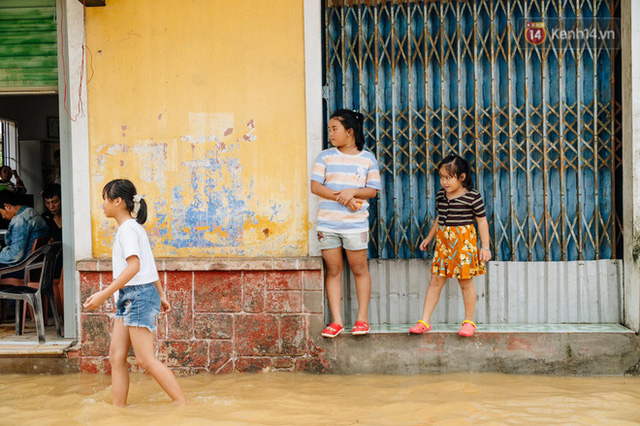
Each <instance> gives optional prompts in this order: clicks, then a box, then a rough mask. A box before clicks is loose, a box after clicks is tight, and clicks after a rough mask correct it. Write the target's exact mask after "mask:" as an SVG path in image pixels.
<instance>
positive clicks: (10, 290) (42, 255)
mask: <svg viewBox="0 0 640 426" xmlns="http://www.w3.org/2000/svg"><path fill="white" fill-rule="evenodd" d="M61 247H62V243H60V242H54V243H51V244H47V245H46V246H44V247H41V248H39V249H37V250H36V251H34V252H33V253H32V254H31V255H30V256H29V257H27V258H26V259H25V260H23V261H22V262H20V263H19V264H18V265H16V266H12V267H10V268H3V269H0V277H2V276H3V275H6V274H8V273H10V272H16V271H24V284H23V285H21V286H14V285H2V286H0V299H10V300H15V301H16V334H17V335H20V334H22V324H21V322H22V321H21V320H22V315H21V313H20V305H21V303H20V301H24V302H26V303H28V304H30V305H31V306H32V307H33V311H34V313H35V320H36V332H37V334H38V341H39V342H40V343H44V342H45V335H44V332H45V329H44V311H43V307H42V301H43V298H44V297H45V296H46V297H47V299H48V300H49V303H50V305H51V311H52V312H53V319H54V321H55V323H56V332H57V334H58V337H62V325H61V321H60V315H59V313H58V308H57V306H56V303H55V297H54V293H53V275H54V273H55V264H56V258H57V257H58V253H59V252H60V248H61ZM32 271H39V272H40V277H39V281H38V288H33V287H30V286H29V285H28V283H29V274H30V272H32Z"/></svg>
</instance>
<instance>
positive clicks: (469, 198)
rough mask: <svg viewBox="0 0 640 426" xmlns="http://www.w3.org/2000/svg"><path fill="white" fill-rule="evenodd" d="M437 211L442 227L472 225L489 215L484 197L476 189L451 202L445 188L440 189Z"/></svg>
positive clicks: (437, 196)
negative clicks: (479, 218)
mask: <svg viewBox="0 0 640 426" xmlns="http://www.w3.org/2000/svg"><path fill="white" fill-rule="evenodd" d="M436 211H437V212H438V225H441V226H464V225H471V224H473V221H474V219H475V218H476V217H485V216H486V215H487V214H486V213H485V211H484V202H483V201H482V196H481V195H480V193H479V192H478V191H476V190H475V189H471V190H469V191H467V192H466V193H465V194H463V195H461V196H459V197H456V198H453V199H451V200H449V199H447V196H446V193H445V190H444V188H442V189H440V191H438V195H436Z"/></svg>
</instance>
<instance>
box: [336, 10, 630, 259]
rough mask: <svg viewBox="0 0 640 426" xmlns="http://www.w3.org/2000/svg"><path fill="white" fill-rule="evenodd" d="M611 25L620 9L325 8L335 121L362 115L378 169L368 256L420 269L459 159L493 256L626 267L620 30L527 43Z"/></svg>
mask: <svg viewBox="0 0 640 426" xmlns="http://www.w3.org/2000/svg"><path fill="white" fill-rule="evenodd" d="M618 16H619V0H475V1H474V0H468V1H462V0H458V1H456V0H451V1H446V0H441V1H426V0H414V1H411V0H393V1H391V0H327V1H326V2H325V7H324V28H325V37H324V43H325V49H324V50H325V51H324V62H325V80H326V81H325V91H324V94H325V96H324V98H325V101H326V110H327V111H326V112H327V113H330V112H331V111H333V110H335V109H337V108H343V107H344V108H350V109H357V110H359V111H361V112H362V113H363V114H364V115H365V125H364V127H365V137H366V144H367V147H368V149H370V150H371V151H372V152H373V153H375V155H376V157H377V159H378V161H379V164H380V168H381V174H382V180H383V191H381V193H380V196H379V197H378V199H377V200H376V201H374V202H373V203H372V207H371V213H372V214H371V225H372V231H371V234H372V244H371V246H370V250H369V256H370V258H378V259H409V258H422V257H426V254H425V253H422V252H420V251H419V249H418V248H417V247H418V244H419V242H420V240H421V239H422V238H423V237H424V236H425V235H426V232H428V229H429V228H430V226H431V225H432V223H433V220H434V218H435V206H434V204H435V195H436V192H437V189H438V187H439V182H438V179H437V171H436V170H435V167H436V165H437V163H438V161H439V160H440V159H441V158H442V157H443V156H445V155H446V154H448V153H449V152H450V151H456V152H458V153H460V154H461V155H463V156H464V157H465V158H467V159H468V160H469V161H470V162H471V164H472V167H473V169H474V171H475V176H474V179H475V183H476V186H477V187H478V188H479V190H480V192H481V193H482V194H483V197H484V200H485V203H486V206H487V212H488V216H489V223H490V227H491V236H492V246H493V252H494V258H495V259H497V260H511V261H558V260H562V261H567V260H569V261H570V260H597V259H615V258H616V257H618V256H619V255H620V249H619V245H620V243H621V223H622V222H621V208H620V200H619V196H616V189H617V188H619V187H620V184H621V153H620V150H621V142H620V141H621V135H620V128H619V126H620V117H621V110H620V102H619V99H620V96H619V90H620V89H619V78H616V76H617V74H618V73H619V70H618V67H619V51H618V50H617V49H616V43H619V40H615V37H616V35H617V33H611V34H614V36H613V37H608V38H604V37H599V38H593V39H586V40H583V41H584V42H582V43H576V42H575V38H574V41H573V42H572V41H570V40H567V39H565V40H560V41H557V40H556V42H555V43H551V42H550V41H549V40H547V44H543V45H541V46H538V47H535V46H533V45H531V44H529V43H528V42H527V41H526V40H525V26H526V23H528V22H546V24H547V25H548V26H553V25H555V26H556V27H557V28H560V29H561V30H567V31H571V30H573V31H576V30H583V29H590V28H591V27H593V28H594V29H597V31H600V32H601V33H600V34H604V35H606V34H610V31H614V29H615V23H616V22H617V20H616V17H618ZM549 29H550V28H547V30H549ZM569 34H571V33H569ZM573 34H576V33H575V32H574V33H573ZM551 36H552V34H550V31H548V33H547V37H549V38H550V37H551ZM556 36H557V34H556ZM545 46H546V47H545Z"/></svg>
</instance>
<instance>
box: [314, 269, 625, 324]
mask: <svg viewBox="0 0 640 426" xmlns="http://www.w3.org/2000/svg"><path fill="white" fill-rule="evenodd" d="M430 266H431V262H429V261H423V260H416V259H406V260H370V261H369V268H370V271H371V280H372V294H371V304H370V308H369V319H370V321H371V324H411V323H415V321H416V320H418V319H420V317H421V315H422V307H423V304H424V296H425V293H426V290H427V286H428V283H429V278H430V272H429V268H430ZM346 276H347V275H346V274H345V277H346ZM344 281H345V282H344V283H343V309H344V316H345V321H346V322H347V323H348V322H353V321H354V319H355V317H356V312H357V307H358V304H357V299H356V292H355V283H354V281H353V275H352V274H351V273H348V278H345V280H344ZM474 283H475V286H476V290H477V292H478V301H477V305H476V315H475V318H476V321H477V322H478V323H484V324H501V323H504V324H559V323H621V322H622V261H621V260H590V261H569V262H490V263H489V264H488V270H487V274H486V275H484V276H481V277H477V278H475V280H474ZM327 312H328V310H327ZM462 319H464V305H463V303H462V295H461V293H460V287H459V286H458V282H457V280H449V281H448V282H447V284H446V285H445V287H444V289H443V290H442V294H441V296H440V302H439V303H438V306H437V308H436V310H435V312H434V315H433V318H432V322H433V323H435V324H449V323H460V321H462Z"/></svg>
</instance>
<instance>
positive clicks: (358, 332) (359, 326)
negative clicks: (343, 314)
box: [351, 321, 369, 336]
mask: <svg viewBox="0 0 640 426" xmlns="http://www.w3.org/2000/svg"><path fill="white" fill-rule="evenodd" d="M351 332H352V334H353V335H354V336H364V335H365V334H369V324H367V323H366V322H364V321H356V324H355V325H354V326H353V330H351Z"/></svg>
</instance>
